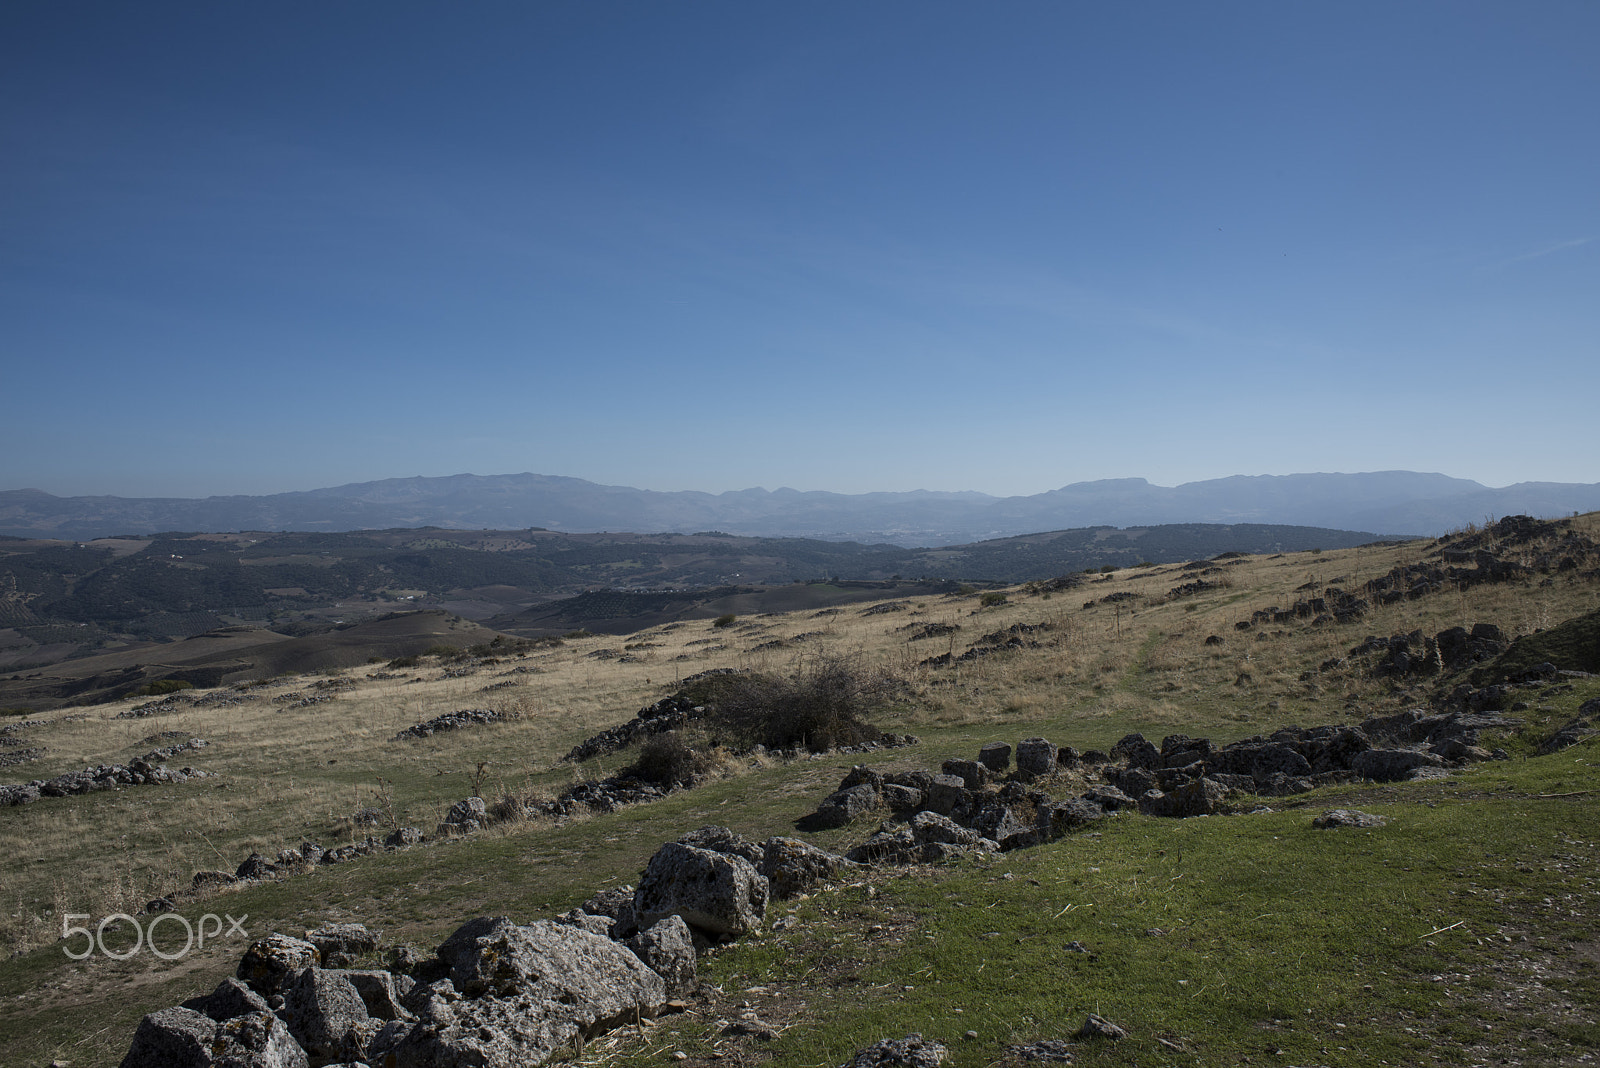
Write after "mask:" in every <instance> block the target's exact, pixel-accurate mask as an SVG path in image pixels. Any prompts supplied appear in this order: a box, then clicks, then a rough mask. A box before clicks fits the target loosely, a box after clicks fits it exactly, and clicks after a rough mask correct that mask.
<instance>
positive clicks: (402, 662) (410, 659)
mask: <svg viewBox="0 0 1600 1068" xmlns="http://www.w3.org/2000/svg"><path fill="white" fill-rule="evenodd" d="M420 663H422V658H421V657H420V656H397V657H395V658H394V659H393V660H391V661H389V666H390V667H392V668H414V667H416V666H417V665H418V664H420Z"/></svg>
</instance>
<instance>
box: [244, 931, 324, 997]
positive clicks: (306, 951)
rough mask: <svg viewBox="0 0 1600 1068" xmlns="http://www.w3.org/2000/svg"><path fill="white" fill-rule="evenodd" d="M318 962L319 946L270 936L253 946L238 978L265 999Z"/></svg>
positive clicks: (286, 936)
mask: <svg viewBox="0 0 1600 1068" xmlns="http://www.w3.org/2000/svg"><path fill="white" fill-rule="evenodd" d="M316 963H317V947H316V946H314V945H312V944H311V943H310V942H307V941H305V940H304V939H300V938H290V937H289V936H288V935H281V934H270V935H268V936H267V937H266V938H260V939H257V940H256V941H254V942H252V943H250V948H249V949H246V950H245V951H244V956H243V957H241V958H240V960H239V971H238V972H237V975H238V976H239V978H240V979H243V980H244V981H245V983H247V984H248V985H249V987H250V989H251V990H254V991H255V992H256V993H257V994H260V995H261V996H262V997H264V998H270V997H271V996H272V995H274V994H276V993H278V991H279V990H281V989H282V988H283V986H284V984H285V983H286V982H288V981H289V980H290V979H291V978H292V977H293V976H294V975H295V974H296V973H298V972H299V971H301V970H302V969H305V968H309V967H311V966H312V965H314V964H316Z"/></svg>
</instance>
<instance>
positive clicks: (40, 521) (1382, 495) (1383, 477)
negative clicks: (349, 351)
mask: <svg viewBox="0 0 1600 1068" xmlns="http://www.w3.org/2000/svg"><path fill="white" fill-rule="evenodd" d="M1596 509H1600V483H1594V484H1586V483H1557V482H1521V483H1517V484H1516V485H1513V486H1506V487H1504V488H1501V489H1493V488H1490V487H1488V486H1485V485H1483V484H1482V483H1479V482H1474V481H1471V480H1470V479H1461V478H1450V477H1447V476H1445V475H1440V474H1419V473H1417V472H1414V471H1377V472H1368V473H1365V474H1300V475H1235V476H1232V477H1229V478H1218V479H1208V480H1206V481H1202V482H1186V483H1184V484H1183V485H1180V486H1173V487H1165V486H1155V485H1152V484H1151V483H1149V482H1147V481H1146V480H1144V479H1142V478H1123V479H1105V480H1101V481H1097V482H1077V483H1073V484H1072V485H1068V486H1063V487H1062V488H1060V489H1057V490H1050V491H1048V492H1045V493H1037V494H1033V495H1032V496H1025V497H992V496H989V495H988V494H984V493H974V492H964V493H949V492H935V491H929V490H913V491H911V492H904V493H857V494H843V493H828V492H822V491H816V492H806V493H802V492H800V491H798V490H792V489H778V490H772V491H769V490H765V489H748V490H737V491H730V492H727V493H716V494H713V493H700V492H695V491H691V490H684V491H677V492H658V491H654V490H640V489H632V488H629V487H626V486H602V485H599V484H597V483H594V482H587V481H584V480H583V479H579V478H565V477H561V476H556V475H535V474H520V475H450V476H448V477H444V478H421V477H418V478H392V479H384V480H381V481H377V482H359V483H353V484H351V485H347V486H336V487H332V488H329V489H317V490H306V491H302V492H295V493H276V494H271V495H267V496H229V497H206V498H203V499H191V498H157V497H146V498H138V497H56V496H53V495H51V494H49V493H45V492H43V491H40V490H34V489H21V490H7V491H0V533H4V534H10V535H13V536H16V537H32V538H72V539H88V538H96V537H107V536H112V535H117V534H150V533H158V532H167V531H195V532H198V531H243V530H299V531H349V530H377V529H386V528H394V527H423V526H434V527H445V528H449V529H456V530H480V529H501V530H507V529H518V528H522V529H526V528H529V527H542V528H546V529H549V530H555V531H566V532H580V531H637V532H649V533H693V532H699V531H711V530H715V531H721V532H725V533H729V534H738V535H743V536H748V537H803V538H821V539H826V540H831V541H860V542H867V543H888V544H893V545H899V546H905V547H918V546H938V545H956V544H964V543H968V542H974V541H982V540H984V539H988V538H1001V537H1009V536H1013V535H1018V534H1028V533H1034V532H1038V531H1049V530H1063V529H1068V528H1077V527H1089V526H1114V527H1131V526H1149V525H1156V524H1170V523H1263V524H1288V525H1299V526H1316V527H1333V528H1339V529H1344V530H1352V529H1353V530H1367V531H1377V532H1380V533H1383V534H1386V535H1435V534H1439V533H1443V532H1445V531H1447V530H1451V529H1455V528H1458V527H1462V526H1465V525H1466V524H1468V523H1482V522H1483V521H1484V520H1485V519H1487V518H1491V517H1498V516H1504V515H1516V514H1527V515H1534V516H1539V517H1556V516H1563V515H1570V514H1572V513H1574V512H1585V511H1592V510H1596Z"/></svg>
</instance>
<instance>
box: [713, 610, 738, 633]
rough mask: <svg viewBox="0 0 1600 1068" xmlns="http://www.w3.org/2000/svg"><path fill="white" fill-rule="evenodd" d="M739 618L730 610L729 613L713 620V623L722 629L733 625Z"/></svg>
mask: <svg viewBox="0 0 1600 1068" xmlns="http://www.w3.org/2000/svg"><path fill="white" fill-rule="evenodd" d="M738 618H739V617H738V616H736V615H733V614H732V613H731V612H730V613H729V614H728V615H725V616H718V617H717V618H716V619H713V620H712V621H711V625H712V626H713V627H716V628H717V629H718V630H721V629H722V628H723V627H731V626H733V624H734V622H735V621H736V620H737V619H738Z"/></svg>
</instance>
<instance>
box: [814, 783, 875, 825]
mask: <svg viewBox="0 0 1600 1068" xmlns="http://www.w3.org/2000/svg"><path fill="white" fill-rule="evenodd" d="M879 801H880V798H879V796H878V791H877V790H876V789H874V788H873V787H872V785H871V784H870V783H861V784H860V785H859V786H852V787H850V788H849V789H847V790H839V791H836V792H834V793H832V794H829V795H828V796H827V797H825V798H823V800H822V804H820V805H818V806H817V812H816V816H815V824H816V826H817V827H819V828H823V829H826V828H832V827H843V826H845V825H846V824H849V823H852V822H854V821H855V820H857V819H859V818H861V817H862V816H865V815H866V814H867V813H869V812H871V811H872V810H873V809H875V808H877V807H878V804H879Z"/></svg>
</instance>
